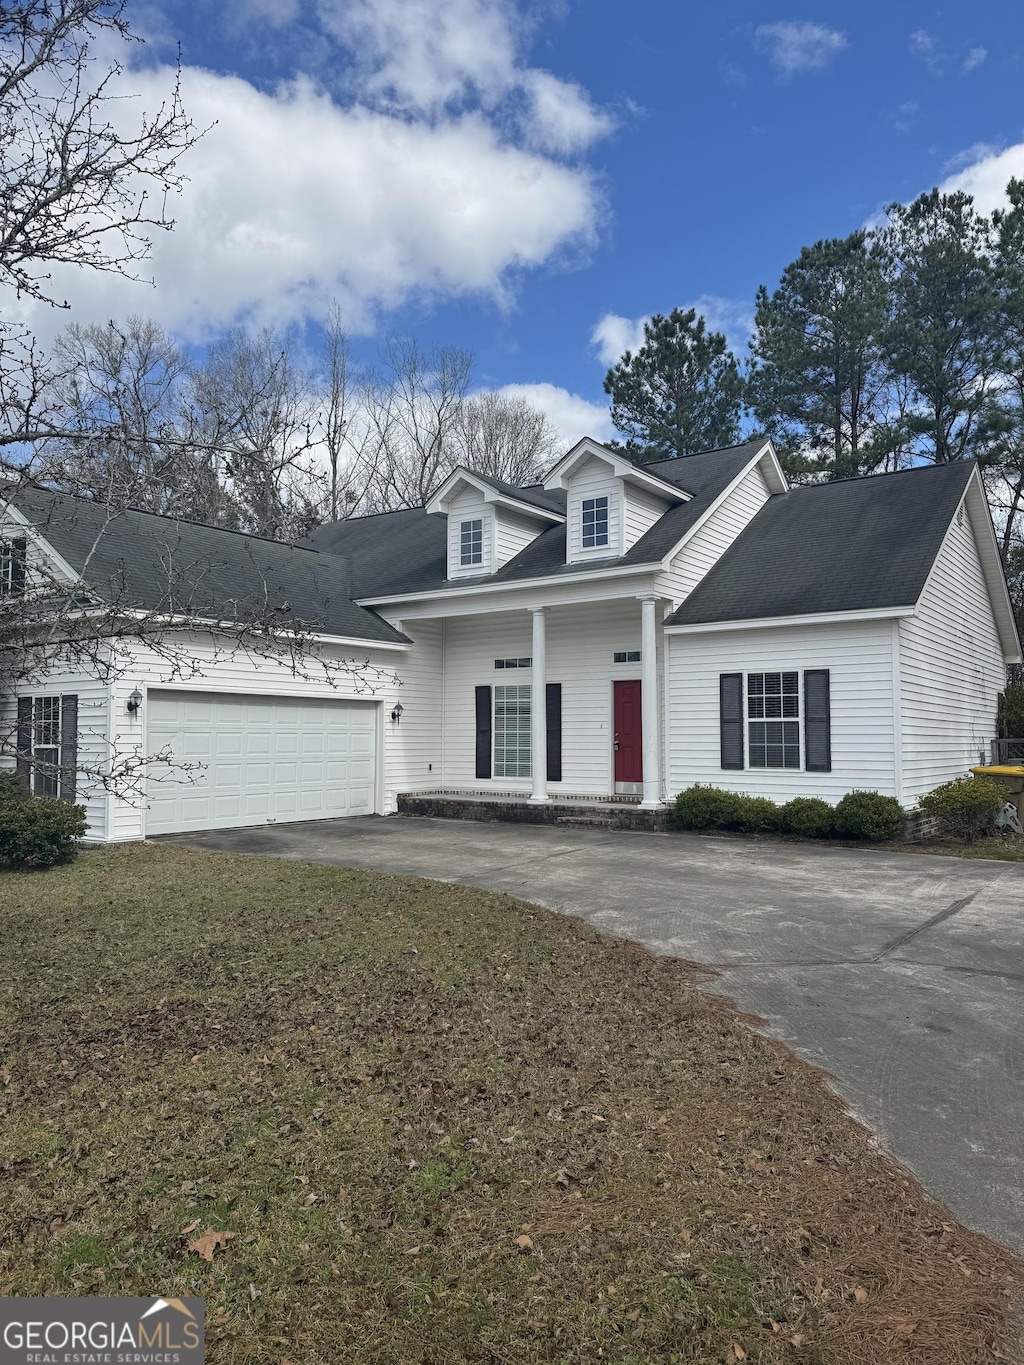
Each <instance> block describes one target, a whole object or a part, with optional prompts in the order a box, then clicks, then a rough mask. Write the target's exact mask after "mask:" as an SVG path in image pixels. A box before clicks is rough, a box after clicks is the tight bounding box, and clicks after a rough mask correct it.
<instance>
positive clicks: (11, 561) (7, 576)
mask: <svg viewBox="0 0 1024 1365" xmlns="http://www.w3.org/2000/svg"><path fill="white" fill-rule="evenodd" d="M26 545H27V542H26V541H24V540H0V597H13V596H14V595H15V594H16V593H21V592H24V591H25V551H26Z"/></svg>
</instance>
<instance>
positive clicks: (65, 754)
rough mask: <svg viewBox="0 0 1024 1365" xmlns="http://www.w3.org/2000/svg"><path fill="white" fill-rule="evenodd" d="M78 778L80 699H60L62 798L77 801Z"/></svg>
mask: <svg viewBox="0 0 1024 1365" xmlns="http://www.w3.org/2000/svg"><path fill="white" fill-rule="evenodd" d="M77 777H78V698H77V697H76V696H67V697H61V699H60V793H59V794H60V796H61V797H62V798H63V800H65V801H73V800H74V799H75V791H76V789H77Z"/></svg>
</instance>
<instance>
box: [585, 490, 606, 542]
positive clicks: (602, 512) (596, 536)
mask: <svg viewBox="0 0 1024 1365" xmlns="http://www.w3.org/2000/svg"><path fill="white" fill-rule="evenodd" d="M607 544H608V499H607V498H584V499H583V548H584V550H592V549H594V548H595V547H596V546H598V545H607Z"/></svg>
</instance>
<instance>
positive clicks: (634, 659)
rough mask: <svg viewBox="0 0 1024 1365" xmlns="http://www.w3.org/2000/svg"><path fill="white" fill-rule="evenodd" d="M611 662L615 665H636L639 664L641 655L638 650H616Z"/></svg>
mask: <svg viewBox="0 0 1024 1365" xmlns="http://www.w3.org/2000/svg"><path fill="white" fill-rule="evenodd" d="M612 662H613V663H616V664H638V663H640V662H641V655H640V651H639V650H638V649H617V650H616V651H615V653H614V654H613V655H612Z"/></svg>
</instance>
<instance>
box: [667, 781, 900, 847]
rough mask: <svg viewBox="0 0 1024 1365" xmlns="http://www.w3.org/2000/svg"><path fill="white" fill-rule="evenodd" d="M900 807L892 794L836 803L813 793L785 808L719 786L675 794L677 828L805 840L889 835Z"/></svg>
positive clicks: (858, 795)
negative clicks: (794, 836)
mask: <svg viewBox="0 0 1024 1365" xmlns="http://www.w3.org/2000/svg"><path fill="white" fill-rule="evenodd" d="M904 814H905V812H904V810H903V807H902V806H901V805H900V803H899V802H898V801H897V800H896V798H895V797H894V796H879V794H878V792H848V793H847V795H846V796H844V797H843V799H842V800H841V801H840V802H839V804H838V805H837V806H830V805H829V803H828V802H827V801H822V800H821V799H820V798H819V797H816V796H797V797H794V799H793V800H792V801H787V802H786V804H785V805H784V806H779V805H777V804H776V803H775V802H774V801H769V799H768V798H767V797H766V796H746V795H744V794H743V793H742V792H728V791H723V790H722V789H721V788H719V787H701V786H696V787H688V788H687V790H686V791H682V792H680V793H679V795H678V796H677V797H676V800H675V810H674V819H675V824H676V825H677V826H678V827H679V828H680V829H728V830H737V831H739V832H741V833H744V834H799V835H800V836H801V837H803V838H804V839H833V838H835V839H870V840H872V841H874V842H878V841H881V840H885V839H894V838H895V837H896V836H897V835H898V834H899V833H900V831H901V830H902V829H903V820H904Z"/></svg>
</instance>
